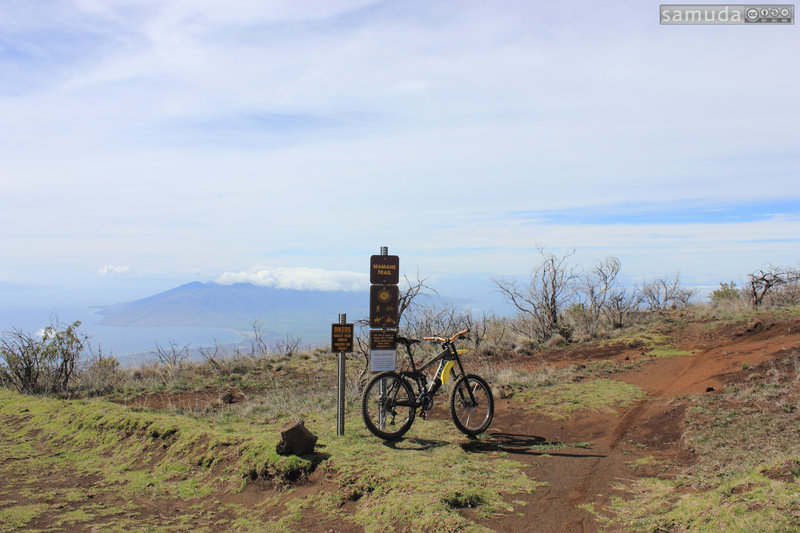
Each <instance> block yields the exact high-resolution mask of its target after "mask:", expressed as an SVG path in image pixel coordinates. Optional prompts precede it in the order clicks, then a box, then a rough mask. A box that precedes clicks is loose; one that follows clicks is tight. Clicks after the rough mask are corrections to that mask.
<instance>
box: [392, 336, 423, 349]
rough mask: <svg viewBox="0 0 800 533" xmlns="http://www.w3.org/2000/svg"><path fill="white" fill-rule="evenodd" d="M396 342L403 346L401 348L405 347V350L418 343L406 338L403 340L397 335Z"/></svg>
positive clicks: (415, 340)
mask: <svg viewBox="0 0 800 533" xmlns="http://www.w3.org/2000/svg"><path fill="white" fill-rule="evenodd" d="M397 342H399V343H400V344H402V345H403V346H405V347H406V348H410V347H411V346H413V345H414V344H417V343H418V342H419V341H418V340H417V339H407V338H405V337H400V336H399V335H398V337H397Z"/></svg>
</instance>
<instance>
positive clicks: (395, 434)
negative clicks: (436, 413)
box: [361, 372, 417, 440]
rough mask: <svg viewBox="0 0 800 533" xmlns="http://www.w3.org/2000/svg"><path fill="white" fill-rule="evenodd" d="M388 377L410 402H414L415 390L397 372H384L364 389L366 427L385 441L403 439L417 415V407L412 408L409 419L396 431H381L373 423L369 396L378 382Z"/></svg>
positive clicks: (362, 398)
mask: <svg viewBox="0 0 800 533" xmlns="http://www.w3.org/2000/svg"><path fill="white" fill-rule="evenodd" d="M388 377H391V378H394V379H395V380H396V381H397V383H398V384H399V386H400V387H402V388H403V389H404V390H405V393H406V396H407V398H408V399H409V400H410V401H414V400H415V398H414V389H413V388H412V387H411V385H410V384H409V383H408V381H406V380H405V379H403V377H402V376H400V374H398V373H396V372H382V373H380V374H378V375H376V376H375V377H373V378H372V379H371V380H370V381H369V383H367V386H366V387H365V388H364V393H363V394H362V395H361V416H362V417H363V418H364V425H366V426H367V429H368V430H370V432H371V433H372V434H373V435H375V436H376V437H378V438H381V439H384V440H397V439H399V438H400V437H402V436H403V435H404V434H405V433H406V432H407V431H408V430H409V429H411V424H413V423H414V417H415V416H416V414H417V409H416V407H410V408H409V409H408V419H407V420H406V421H405V422H404V423H403V424H402V425H401V426H400V427H399V428H398V429H397V430H396V431H384V430H382V429H380V428H379V427H378V426H377V424H375V423H374V422H373V421H372V418H371V416H370V405H369V402H370V400H369V396H370V391H371V390H372V388H373V387H377V386H379V385H378V382H379V381H380V380H381V379H386V378H388Z"/></svg>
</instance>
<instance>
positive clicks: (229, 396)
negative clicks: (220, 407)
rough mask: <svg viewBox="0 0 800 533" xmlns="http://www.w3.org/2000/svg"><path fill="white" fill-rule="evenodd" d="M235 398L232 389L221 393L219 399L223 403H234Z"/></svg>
mask: <svg viewBox="0 0 800 533" xmlns="http://www.w3.org/2000/svg"><path fill="white" fill-rule="evenodd" d="M233 399H234V395H233V393H232V392H231V391H226V392H223V393H222V394H220V395H219V401H221V402H222V403H227V404H230V403H233Z"/></svg>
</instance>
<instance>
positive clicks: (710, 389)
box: [706, 387, 714, 392]
mask: <svg viewBox="0 0 800 533" xmlns="http://www.w3.org/2000/svg"><path fill="white" fill-rule="evenodd" d="M706 392H714V387H706Z"/></svg>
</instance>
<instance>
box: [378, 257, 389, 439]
mask: <svg viewBox="0 0 800 533" xmlns="http://www.w3.org/2000/svg"><path fill="white" fill-rule="evenodd" d="M381 255H389V247H388V246H381ZM378 395H379V396H380V401H381V402H385V401H386V381H384V380H381V381H380V383H379V384H378ZM383 406H384V404H383V403H381V404H380V409H378V425H379V426H380V427H381V429H383V426H384V424H386V412H385V411H384V407H383Z"/></svg>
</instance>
